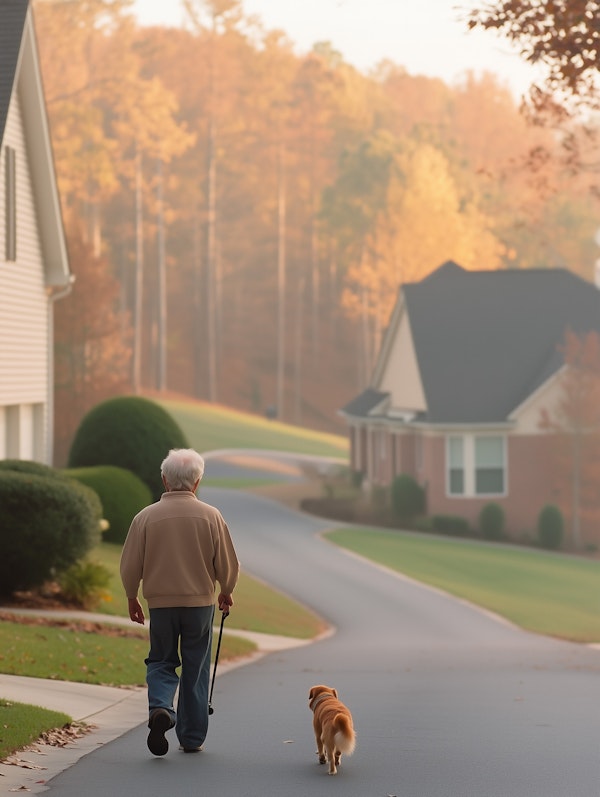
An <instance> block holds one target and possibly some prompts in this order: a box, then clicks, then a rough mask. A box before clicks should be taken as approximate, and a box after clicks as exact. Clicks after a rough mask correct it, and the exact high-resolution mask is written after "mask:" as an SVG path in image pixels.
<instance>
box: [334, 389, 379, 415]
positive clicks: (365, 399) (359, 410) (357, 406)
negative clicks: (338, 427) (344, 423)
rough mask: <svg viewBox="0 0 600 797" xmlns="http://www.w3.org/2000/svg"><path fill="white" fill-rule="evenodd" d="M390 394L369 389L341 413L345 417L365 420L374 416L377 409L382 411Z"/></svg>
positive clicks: (343, 408)
mask: <svg viewBox="0 0 600 797" xmlns="http://www.w3.org/2000/svg"><path fill="white" fill-rule="evenodd" d="M389 395H390V394H389V393H383V392H381V391H380V390H373V388H371V387H368V388H367V389H366V390H363V392H362V393H361V394H360V395H358V396H356V398H353V399H352V401H349V402H348V404H346V406H345V407H342V409H341V410H340V412H341V413H342V414H343V415H349V416H354V417H359V418H363V417H366V416H367V415H372V414H373V413H374V411H375V410H376V409H380V405H381V404H382V402H384V401H385V400H386V399H387V398H388V397H389Z"/></svg>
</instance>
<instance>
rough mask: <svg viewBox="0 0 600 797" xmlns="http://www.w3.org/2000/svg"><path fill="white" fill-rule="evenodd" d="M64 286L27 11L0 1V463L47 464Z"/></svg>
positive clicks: (23, 5) (18, 2) (18, 3)
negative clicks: (56, 322) (56, 310)
mask: <svg viewBox="0 0 600 797" xmlns="http://www.w3.org/2000/svg"><path fill="white" fill-rule="evenodd" d="M71 281H72V277H71V274H70V271H69V264H68V259H67V250H66V245H65V238H64V232H63V226H62V217H61V210H60V202H59V197H58V191H57V186H56V179H55V172H54V164H53V158H52V150H51V145H50V135H49V131H48V123H47V117H46V110H45V105H44V95H43V89H42V81H41V76H40V68H39V63H38V54H37V47H36V41H35V31H34V26H33V17H32V9H31V6H30V3H29V2H28V1H27V0H0V459H5V458H18V459H34V460H37V461H39V462H45V463H48V464H50V463H51V461H52V425H53V401H52V395H53V369H52V362H53V356H52V355H53V334H52V330H53V305H54V302H55V301H56V299H58V298H60V297H61V296H64V295H65V294H66V293H67V292H68V291H69V288H70V284H71Z"/></svg>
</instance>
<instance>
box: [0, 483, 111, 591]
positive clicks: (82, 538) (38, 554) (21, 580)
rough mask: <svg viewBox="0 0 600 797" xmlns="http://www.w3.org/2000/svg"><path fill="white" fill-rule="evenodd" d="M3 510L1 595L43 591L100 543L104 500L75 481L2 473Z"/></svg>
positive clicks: (1, 500)
mask: <svg viewBox="0 0 600 797" xmlns="http://www.w3.org/2000/svg"><path fill="white" fill-rule="evenodd" d="M0 506H1V507H2V524H1V525H0V550H2V556H1V557H0V595H3V596H9V595H11V594H12V593H13V592H15V590H25V589H31V588H33V587H38V586H41V585H42V584H43V583H44V581H47V580H48V579H49V578H52V577H54V576H55V575H56V574H57V573H59V572H61V571H63V570H66V569H67V568H68V567H70V566H71V565H72V564H73V563H74V562H76V561H78V560H79V559H81V558H82V557H84V556H85V555H86V554H87V553H88V551H90V550H91V548H93V547H94V545H96V544H97V543H98V541H99V538H100V519H101V516H102V507H101V505H100V500H99V498H98V496H97V495H96V494H95V493H94V492H93V490H90V489H89V488H87V487H84V486H83V485H82V484H78V483H77V482H75V481H73V480H71V479H67V478H61V477H55V476H51V477H48V476H42V475H38V474H35V473H25V472H22V471H18V470H10V469H8V468H3V469H1V470H0Z"/></svg>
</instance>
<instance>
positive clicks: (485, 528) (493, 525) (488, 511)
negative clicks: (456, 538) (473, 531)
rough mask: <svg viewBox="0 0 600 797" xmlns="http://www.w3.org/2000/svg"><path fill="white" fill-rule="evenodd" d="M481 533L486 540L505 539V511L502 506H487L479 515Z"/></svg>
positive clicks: (491, 504) (492, 504)
mask: <svg viewBox="0 0 600 797" xmlns="http://www.w3.org/2000/svg"><path fill="white" fill-rule="evenodd" d="M479 531H480V532H481V535H482V537H484V539H486V540H503V539H504V509H503V508H502V507H501V506H500V504H495V503H490V504H486V505H485V506H484V507H483V509H482V510H481V512H480V513H479Z"/></svg>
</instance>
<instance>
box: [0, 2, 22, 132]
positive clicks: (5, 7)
mask: <svg viewBox="0 0 600 797" xmlns="http://www.w3.org/2000/svg"><path fill="white" fill-rule="evenodd" d="M28 7H29V2H28V0H0V144H1V143H2V141H3V139H4V128H5V127H6V119H7V116H8V106H9V104H10V98H11V95H12V91H13V85H14V82H15V75H16V71H17V63H18V60H19V50H20V48H21V40H22V38H23V28H24V26H25V18H26V16H27V9H28Z"/></svg>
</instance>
